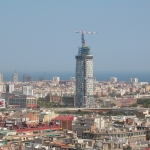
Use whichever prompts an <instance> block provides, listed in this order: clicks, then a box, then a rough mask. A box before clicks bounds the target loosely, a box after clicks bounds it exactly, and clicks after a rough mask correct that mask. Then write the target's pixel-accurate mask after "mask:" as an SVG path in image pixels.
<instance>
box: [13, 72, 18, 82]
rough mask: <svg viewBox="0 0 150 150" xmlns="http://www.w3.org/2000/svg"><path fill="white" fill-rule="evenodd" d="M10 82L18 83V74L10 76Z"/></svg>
mask: <svg viewBox="0 0 150 150" xmlns="http://www.w3.org/2000/svg"><path fill="white" fill-rule="evenodd" d="M12 82H18V74H17V73H14V74H12Z"/></svg>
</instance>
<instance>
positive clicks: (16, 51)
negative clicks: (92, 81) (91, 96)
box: [0, 0, 150, 72]
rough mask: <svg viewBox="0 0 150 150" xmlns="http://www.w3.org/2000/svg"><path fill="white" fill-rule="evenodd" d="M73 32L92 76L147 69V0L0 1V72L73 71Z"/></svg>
mask: <svg viewBox="0 0 150 150" xmlns="http://www.w3.org/2000/svg"><path fill="white" fill-rule="evenodd" d="M76 30H85V31H97V32H98V33H99V34H97V35H85V40H86V42H87V45H89V46H90V47H91V52H92V54H93V55H94V58H93V63H94V70H95V71H149V70H150V0H144V1H142V0H132V1H131V0H103V1H102V0H94V1H92V0H91V1H90V0H54V1H51V0H44V1H41V0H32V1H31V0H22V1H20V0H13V1H12V0H3V1H2V0H1V1H0V72H2V71H14V70H19V71H49V72H53V71H65V72H66V71H68V72H70V71H71V72H72V71H75V55H76V54H77V53H78V47H79V46H81V37H80V34H76V33H75V31H76Z"/></svg>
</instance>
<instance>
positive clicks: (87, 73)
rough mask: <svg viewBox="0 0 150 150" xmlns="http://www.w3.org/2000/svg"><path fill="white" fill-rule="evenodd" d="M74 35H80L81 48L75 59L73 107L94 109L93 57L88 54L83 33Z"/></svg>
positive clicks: (88, 50) (88, 48)
mask: <svg viewBox="0 0 150 150" xmlns="http://www.w3.org/2000/svg"><path fill="white" fill-rule="evenodd" d="M76 33H82V36H81V40H82V42H81V43H82V47H79V51H78V55H77V56H76V57H75V58H76V99H75V105H76V107H78V108H82V107H87V108H91V107H95V106H94V98H93V61H92V59H93V56H92V55H91V54H90V47H88V46H86V44H85V40H84V33H91V34H93V33H94V32H84V31H76Z"/></svg>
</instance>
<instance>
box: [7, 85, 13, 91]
mask: <svg viewBox="0 0 150 150" xmlns="http://www.w3.org/2000/svg"><path fill="white" fill-rule="evenodd" d="M13 91H14V84H7V85H6V92H8V93H12V92H13Z"/></svg>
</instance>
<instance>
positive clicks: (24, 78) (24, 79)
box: [23, 74, 26, 82]
mask: <svg viewBox="0 0 150 150" xmlns="http://www.w3.org/2000/svg"><path fill="white" fill-rule="evenodd" d="M23 82H26V74H24V75H23Z"/></svg>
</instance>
